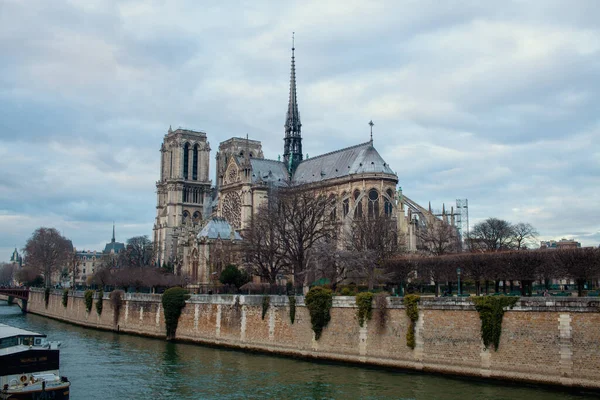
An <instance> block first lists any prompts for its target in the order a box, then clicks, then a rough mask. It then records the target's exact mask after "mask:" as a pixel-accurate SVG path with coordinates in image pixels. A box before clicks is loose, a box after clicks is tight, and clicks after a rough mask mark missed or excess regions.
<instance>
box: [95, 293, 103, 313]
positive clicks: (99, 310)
mask: <svg viewBox="0 0 600 400" xmlns="http://www.w3.org/2000/svg"><path fill="white" fill-rule="evenodd" d="M103 298H104V290H102V289H100V290H99V291H98V299H97V300H96V312H97V313H98V315H102V300H103Z"/></svg>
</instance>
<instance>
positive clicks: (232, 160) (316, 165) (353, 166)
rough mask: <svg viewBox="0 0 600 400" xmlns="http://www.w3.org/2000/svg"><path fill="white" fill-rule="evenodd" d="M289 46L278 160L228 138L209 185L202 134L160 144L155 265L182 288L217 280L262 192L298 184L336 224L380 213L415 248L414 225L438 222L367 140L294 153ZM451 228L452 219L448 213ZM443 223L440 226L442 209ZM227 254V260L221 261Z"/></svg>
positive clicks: (297, 128)
mask: <svg viewBox="0 0 600 400" xmlns="http://www.w3.org/2000/svg"><path fill="white" fill-rule="evenodd" d="M294 51H295V49H294V48H293V47H292V59H291V73H290V89H289V101H288V106H287V113H286V119H285V125H284V148H283V160H279V159H278V160H271V159H267V158H265V157H264V154H263V151H262V144H261V142H260V141H257V140H251V139H249V138H248V137H246V138H238V137H234V138H231V139H228V140H226V141H224V142H222V143H220V144H219V148H218V152H217V153H216V180H215V185H214V186H212V183H211V181H210V180H209V178H208V177H209V170H208V169H209V155H210V145H209V143H208V140H207V135H206V133H205V132H195V131H191V130H186V129H176V130H172V129H171V128H169V130H168V133H167V134H166V135H165V137H164V141H163V144H162V146H161V149H160V151H161V169H160V180H159V181H158V182H157V183H156V188H157V207H156V212H157V214H156V220H155V224H154V243H155V244H156V245H157V255H156V257H157V263H159V264H160V265H162V264H164V263H167V264H168V263H172V264H173V265H174V267H175V270H176V272H177V273H178V274H183V275H185V276H187V277H188V279H189V282H190V284H191V285H192V286H193V285H194V284H207V283H212V282H214V281H215V280H217V279H218V276H219V274H220V271H221V270H222V268H223V267H224V266H225V265H226V264H227V263H229V262H232V263H235V261H236V249H237V248H239V243H240V241H241V240H243V239H242V236H241V235H240V232H242V231H243V230H244V229H245V228H246V227H247V226H248V223H249V221H250V217H251V216H252V214H253V213H255V212H256V211H257V210H258V207H259V206H260V205H261V204H263V203H264V202H265V201H267V200H268V193H269V191H270V189H272V188H277V187H306V188H311V189H317V190H319V191H322V192H324V193H327V195H328V196H329V198H330V199H331V201H332V204H334V205H335V216H336V218H338V219H339V221H340V222H341V223H342V224H346V223H350V222H351V221H352V218H353V217H354V216H363V215H367V216H368V215H373V214H374V213H385V215H388V216H390V217H392V218H395V219H396V225H397V229H398V231H399V232H398V233H399V235H398V237H400V238H403V240H405V242H406V243H404V244H405V247H406V248H407V249H408V250H415V249H416V246H417V239H416V235H415V231H416V230H418V229H419V226H420V225H426V224H431V223H434V222H435V221H441V220H440V219H439V217H438V216H436V215H434V214H433V213H432V211H431V207H429V209H425V208H424V207H421V206H420V205H418V204H416V203H415V202H413V201H412V200H410V199H408V198H406V197H405V196H403V195H402V191H401V189H397V188H396V187H397V185H398V175H397V174H396V173H395V172H394V171H393V170H392V169H391V167H390V165H389V164H388V163H387V162H386V161H385V160H384V159H383V158H382V157H381V155H380V154H379V152H378V151H377V150H376V149H375V147H374V144H373V136H372V129H373V125H374V124H373V123H372V122H370V123H369V125H371V140H369V141H368V142H364V143H359V144H356V145H354V146H350V147H347V148H343V149H339V150H335V151H332V152H329V153H326V154H322V155H319V156H317V157H311V158H309V157H308V156H306V157H304V156H303V153H302V123H301V121H300V112H299V110H298V99H297V93H296V66H295V57H294ZM448 215H452V217H451V218H452V223H453V222H454V220H453V219H454V217H453V215H454V213H453V212H452V213H451V214H450V213H449V214H448ZM443 218H444V219H445V220H446V222H448V220H447V218H448V216H447V215H446V214H445V212H444V216H443ZM223 255H227V257H229V258H230V259H224V257H223Z"/></svg>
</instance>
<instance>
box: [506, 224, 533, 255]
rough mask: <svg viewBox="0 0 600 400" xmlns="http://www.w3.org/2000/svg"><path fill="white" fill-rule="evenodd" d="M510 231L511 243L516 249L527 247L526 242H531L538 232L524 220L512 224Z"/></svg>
mask: <svg viewBox="0 0 600 400" xmlns="http://www.w3.org/2000/svg"><path fill="white" fill-rule="evenodd" d="M512 231H513V245H514V248H515V249H516V250H521V249H522V248H527V244H528V243H531V242H533V241H534V240H535V239H536V238H537V236H538V234H539V233H538V231H537V230H536V229H535V228H534V227H533V226H532V225H531V224H528V223H525V222H519V223H517V224H515V225H513V226H512Z"/></svg>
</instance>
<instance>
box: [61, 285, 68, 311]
mask: <svg viewBox="0 0 600 400" xmlns="http://www.w3.org/2000/svg"><path fill="white" fill-rule="evenodd" d="M68 303H69V289H63V297H62V305H63V307H64V308H67V304H68Z"/></svg>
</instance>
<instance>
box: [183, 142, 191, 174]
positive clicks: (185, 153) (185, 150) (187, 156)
mask: <svg viewBox="0 0 600 400" xmlns="http://www.w3.org/2000/svg"><path fill="white" fill-rule="evenodd" d="M189 153H190V145H189V144H188V143H186V144H185V145H184V146H183V179H187V178H188V169H189V168H188V164H189V159H190V154H189Z"/></svg>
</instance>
